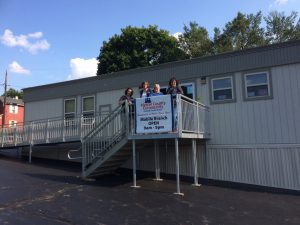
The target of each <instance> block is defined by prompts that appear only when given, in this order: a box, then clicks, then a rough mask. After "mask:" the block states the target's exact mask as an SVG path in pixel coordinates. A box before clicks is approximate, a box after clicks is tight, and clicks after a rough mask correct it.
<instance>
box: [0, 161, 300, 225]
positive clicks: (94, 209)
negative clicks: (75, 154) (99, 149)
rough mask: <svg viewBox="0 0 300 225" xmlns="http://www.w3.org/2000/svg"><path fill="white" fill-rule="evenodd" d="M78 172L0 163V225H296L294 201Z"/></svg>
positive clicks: (299, 203) (299, 199) (298, 199)
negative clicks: (90, 177)
mask: <svg viewBox="0 0 300 225" xmlns="http://www.w3.org/2000/svg"><path fill="white" fill-rule="evenodd" d="M80 169H81V168H80V165H78V164H70V163H62V162H55V161H45V160H39V159H34V160H33V163H32V164H29V163H28V162H27V161H25V160H22V159H18V158H14V157H7V156H3V155H0V224H22V225H26V224H30V225H35V224H36V225H41V224H42V225H47V224H49V225H50V224H51V225H54V224H72V225H74V224H107V225H114V224H120V225H123V224H129V225H131V224H139V225H141V224H155V225H160V224H170V225H171V224H174V225H177V224H189V225H192V224H195V225H198V224H199V225H227V224H228V225H229V224H230V225H235V224H239V225H240V224H242V225H248V224H249V225H256V224H257V225H265V224H271V225H288V224H295V225H299V224H300V196H299V195H292V194H278V193H267V192H257V191H246V190H239V189H233V188H224V187H217V186H212V185H202V186H201V187H193V186H191V184H190V183H187V182H182V183H181V191H182V192H183V193H184V196H178V195H174V194H173V193H174V191H175V190H176V181H175V180H163V181H161V182H157V181H153V180H152V177H138V180H137V184H138V185H140V186H141V188H138V189H137V188H131V185H132V177H131V176H130V174H127V173H126V174H125V173H122V172H119V173H116V174H113V175H107V176H102V177H100V178H98V179H97V180H82V179H81V177H80V175H81V173H80Z"/></svg>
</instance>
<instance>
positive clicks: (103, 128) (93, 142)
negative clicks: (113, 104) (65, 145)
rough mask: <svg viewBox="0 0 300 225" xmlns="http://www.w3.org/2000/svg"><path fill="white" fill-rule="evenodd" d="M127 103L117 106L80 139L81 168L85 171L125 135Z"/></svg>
mask: <svg viewBox="0 0 300 225" xmlns="http://www.w3.org/2000/svg"><path fill="white" fill-rule="evenodd" d="M128 110H129V107H128V104H127V103H126V104H125V105H122V106H119V107H117V108H116V109H115V110H114V111H113V112H112V113H111V114H110V115H109V116H107V117H106V118H105V119H103V120H102V121H101V123H100V124H98V125H97V127H95V128H94V129H93V130H91V131H90V132H89V133H88V134H87V135H86V136H85V137H84V138H83V139H82V168H83V171H86V170H87V169H88V168H89V167H90V166H91V165H93V163H95V162H96V161H97V160H99V159H100V160H101V159H103V158H104V155H105V154H106V153H107V152H109V151H110V150H111V149H113V148H114V146H116V145H117V144H118V143H119V142H120V141H121V140H122V139H123V138H125V137H126V136H127V132H126V131H127V128H128V122H127V120H126V111H128Z"/></svg>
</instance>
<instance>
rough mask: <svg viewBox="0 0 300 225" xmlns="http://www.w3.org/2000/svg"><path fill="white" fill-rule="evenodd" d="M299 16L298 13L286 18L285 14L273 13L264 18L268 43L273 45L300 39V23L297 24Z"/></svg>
mask: <svg viewBox="0 0 300 225" xmlns="http://www.w3.org/2000/svg"><path fill="white" fill-rule="evenodd" d="M297 15H298V14H297V12H292V13H291V14H290V15H289V16H285V14H284V13H283V12H281V13H280V12H277V11H273V12H270V13H269V15H268V16H267V17H264V19H265V22H266V39H267V42H268V43H270V44H273V43H280V42H284V41H289V40H296V39H300V22H299V20H298V21H297V22H296V19H297Z"/></svg>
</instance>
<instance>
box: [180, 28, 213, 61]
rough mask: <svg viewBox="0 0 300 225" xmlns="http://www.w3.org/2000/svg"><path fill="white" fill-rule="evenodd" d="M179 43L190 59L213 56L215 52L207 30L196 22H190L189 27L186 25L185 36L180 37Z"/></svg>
mask: <svg viewBox="0 0 300 225" xmlns="http://www.w3.org/2000/svg"><path fill="white" fill-rule="evenodd" d="M179 43H180V47H181V49H183V50H184V51H185V53H186V54H188V55H189V57H190V58H194V57H201V56H207V55H211V54H212V52H213V51H212V50H213V49H212V42H211V40H210V39H209V36H208V32H207V30H206V29H205V28H204V27H201V26H199V25H198V24H197V23H196V22H190V23H189V26H187V25H184V27H183V34H181V35H180V36H179Z"/></svg>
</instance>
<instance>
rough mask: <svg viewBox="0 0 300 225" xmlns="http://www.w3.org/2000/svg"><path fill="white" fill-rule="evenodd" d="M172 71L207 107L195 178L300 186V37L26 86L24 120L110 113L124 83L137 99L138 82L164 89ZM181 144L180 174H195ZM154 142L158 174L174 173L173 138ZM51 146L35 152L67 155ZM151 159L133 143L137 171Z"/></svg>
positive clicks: (151, 166) (146, 150)
mask: <svg viewBox="0 0 300 225" xmlns="http://www.w3.org/2000/svg"><path fill="white" fill-rule="evenodd" d="M171 77H176V78H177V79H178V80H179V81H180V85H181V86H182V87H183V89H184V91H185V95H186V96H188V97H189V98H191V99H194V100H195V101H198V102H201V103H203V104H204V105H206V106H207V107H208V108H209V114H210V115H209V125H210V130H209V137H207V138H203V139H202V140H200V141H197V159H198V164H197V168H198V176H199V178H206V179H213V180H219V181H230V182H236V183H244V184H254V185H261V186H266V187H275V188H284V189H290V190H300V116H299V115H300V41H293V42H286V43H281V44H274V45H270V46H264V47H257V48H253V49H247V50H242V51H235V52H229V53H224V54H219V55H214V56H208V57H203V58H195V59H190V60H184V61H177V62H170V63H166V64H161V65H157V66H151V67H146V68H138V69H133V70H127V71H122V72H116V73H111V74H104V75H101V76H95V77H88V78H84V79H78V80H71V81H65V82H61V83H55V84H49V85H43V86H38V87H32V88H25V89H24V102H25V118H24V120H25V123H26V122H28V123H29V122H32V121H41V120H49V119H53V118H60V119H63V118H73V117H76V116H77V115H84V116H94V115H97V114H101V115H102V114H110V113H111V112H113V110H114V109H115V108H116V107H117V106H118V100H119V98H120V96H122V95H123V94H124V90H125V89H126V88H127V87H132V88H133V90H134V95H133V96H134V97H136V98H138V97H139V86H140V84H141V82H142V81H145V80H146V81H149V82H150V83H151V84H154V83H159V84H160V85H161V87H162V90H164V89H165V88H167V86H168V81H169V79H170V78H171ZM179 145H180V147H181V148H180V153H179V154H180V158H179V159H180V165H181V167H180V174H182V175H186V176H193V173H194V172H193V168H192V164H193V163H192V160H191V157H190V156H191V154H192V152H191V151H190V149H191V147H190V146H189V145H188V144H186V142H185V143H182V144H180V143H179ZM159 146H160V151H159V161H160V170H161V172H163V173H166V174H175V161H174V158H175V155H174V151H173V147H174V144H173V143H172V142H168V141H167V140H161V141H160V142H159ZM48 150H49V151H47V153H45V152H46V151H36V152H33V155H35V156H37V157H49V158H57V159H66V152H65V151H63V149H61V150H60V152H57V151H55V154H53V153H54V150H51V149H50V148H49V149H48ZM153 161H154V155H153V145H150V144H149V145H147V146H143V147H142V148H141V149H137V169H139V170H145V171H153V170H154V163H153ZM130 165H131V164H130V163H128V162H127V163H125V164H124V165H123V166H124V167H130Z"/></svg>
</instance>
